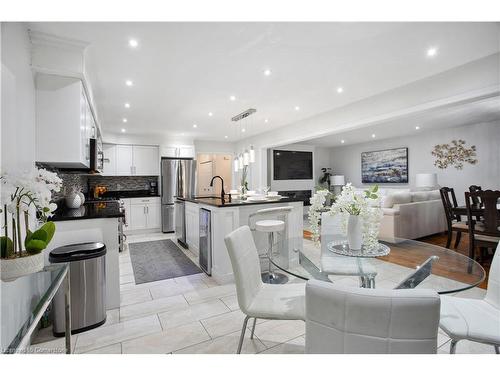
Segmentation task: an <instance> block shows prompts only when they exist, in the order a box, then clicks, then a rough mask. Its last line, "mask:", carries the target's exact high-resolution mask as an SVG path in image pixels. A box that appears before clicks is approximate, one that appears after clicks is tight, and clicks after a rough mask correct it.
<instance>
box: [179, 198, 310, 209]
mask: <svg viewBox="0 0 500 375" xmlns="http://www.w3.org/2000/svg"><path fill="white" fill-rule="evenodd" d="M177 199H178V200H180V201H185V202H191V203H197V204H206V205H208V206H214V207H237V206H251V205H256V204H271V203H289V202H303V200H302V199H298V198H281V199H279V200H278V199H275V200H268V201H260V202H257V201H250V202H249V201H246V200H240V199H232V201H231V202H229V198H227V199H226V200H225V201H224V202H222V200H221V199H220V198H216V197H194V198H177Z"/></svg>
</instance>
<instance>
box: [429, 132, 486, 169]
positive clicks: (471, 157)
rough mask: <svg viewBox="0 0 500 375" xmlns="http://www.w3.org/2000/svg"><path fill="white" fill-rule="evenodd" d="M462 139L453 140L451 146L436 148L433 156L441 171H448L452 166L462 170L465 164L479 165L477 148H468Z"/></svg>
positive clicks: (437, 146)
mask: <svg viewBox="0 0 500 375" xmlns="http://www.w3.org/2000/svg"><path fill="white" fill-rule="evenodd" d="M465 143H466V142H465V141H464V140H462V139H459V140H458V141H457V140H453V141H451V143H449V144H446V143H444V144H440V145H436V146H434V149H433V150H432V152H431V153H432V155H433V156H434V157H435V158H436V160H435V161H434V165H435V166H436V167H438V168H440V169H446V168H448V167H450V166H452V167H455V168H456V169H458V170H460V169H463V167H464V164H465V163H468V164H472V165H474V164H477V159H476V146H471V147H470V148H467V147H466V146H465Z"/></svg>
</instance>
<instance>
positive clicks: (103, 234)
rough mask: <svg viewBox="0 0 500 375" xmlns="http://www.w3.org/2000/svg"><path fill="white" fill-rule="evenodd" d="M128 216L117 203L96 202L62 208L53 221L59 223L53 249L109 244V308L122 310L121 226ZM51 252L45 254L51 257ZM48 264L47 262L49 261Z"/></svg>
mask: <svg viewBox="0 0 500 375" xmlns="http://www.w3.org/2000/svg"><path fill="white" fill-rule="evenodd" d="M124 215H125V213H124V212H123V210H121V208H120V204H119V202H118V201H102V202H101V201H99V202H96V201H93V202H89V203H85V204H84V205H83V206H81V207H80V208H75V209H70V208H66V207H64V206H62V205H61V207H60V208H59V209H58V210H56V211H55V212H54V215H53V216H52V217H51V218H50V220H51V221H54V222H55V224H56V228H57V229H56V232H55V234H54V238H53V239H52V243H51V249H50V250H52V249H53V248H56V247H59V246H65V245H70V244H75V243H84V242H102V243H104V244H105V245H106V250H107V251H106V309H107V310H110V309H115V308H118V307H120V269H119V262H118V252H119V244H118V227H119V223H120V220H122V219H123V217H124ZM49 253H50V251H46V252H45V254H46V257H47V258H48V255H49ZM46 263H47V264H48V263H49V262H48V259H46Z"/></svg>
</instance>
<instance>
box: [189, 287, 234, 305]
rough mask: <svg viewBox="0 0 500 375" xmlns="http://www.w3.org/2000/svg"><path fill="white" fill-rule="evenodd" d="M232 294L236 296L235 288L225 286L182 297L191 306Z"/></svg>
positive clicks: (197, 291) (201, 290) (190, 293)
mask: <svg viewBox="0 0 500 375" xmlns="http://www.w3.org/2000/svg"><path fill="white" fill-rule="evenodd" d="M233 294H236V288H235V286H234V284H226V285H219V286H214V287H212V288H207V289H200V290H195V291H193V292H189V293H185V294H184V297H185V298H186V300H187V301H188V302H189V303H190V304H193V303H200V302H204V301H208V300H210V299H215V298H221V297H226V296H230V295H233Z"/></svg>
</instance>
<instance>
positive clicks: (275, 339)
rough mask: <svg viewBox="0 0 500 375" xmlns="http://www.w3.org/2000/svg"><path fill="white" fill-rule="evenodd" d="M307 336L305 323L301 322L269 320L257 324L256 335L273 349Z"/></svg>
mask: <svg viewBox="0 0 500 375" xmlns="http://www.w3.org/2000/svg"><path fill="white" fill-rule="evenodd" d="M304 334H305V323H304V322H303V321H301V320H268V321H265V322H264V323H262V324H257V327H256V328H255V335H256V336H257V337H258V338H259V339H260V341H262V342H263V343H264V345H265V346H267V347H268V348H271V347H273V346H276V345H278V344H281V343H284V342H287V341H290V340H292V339H294V338H297V337H299V336H302V335H304Z"/></svg>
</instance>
